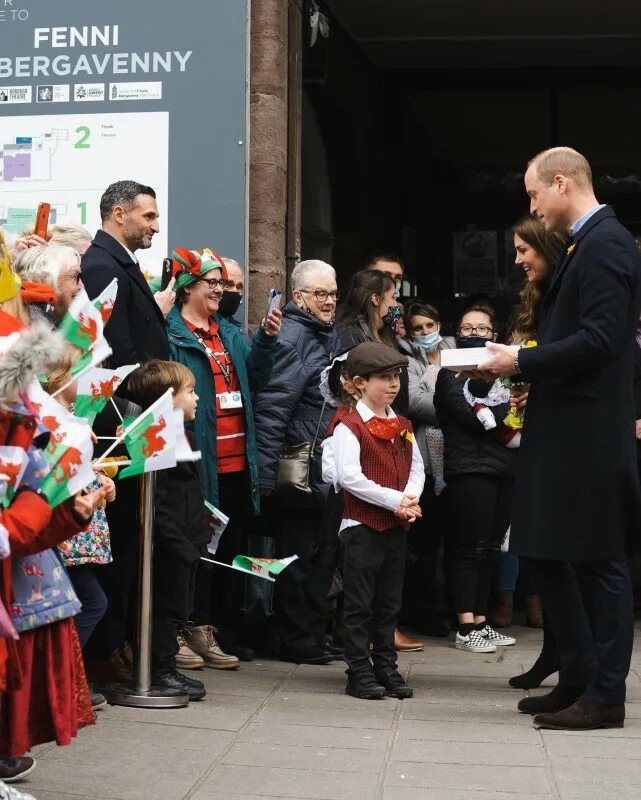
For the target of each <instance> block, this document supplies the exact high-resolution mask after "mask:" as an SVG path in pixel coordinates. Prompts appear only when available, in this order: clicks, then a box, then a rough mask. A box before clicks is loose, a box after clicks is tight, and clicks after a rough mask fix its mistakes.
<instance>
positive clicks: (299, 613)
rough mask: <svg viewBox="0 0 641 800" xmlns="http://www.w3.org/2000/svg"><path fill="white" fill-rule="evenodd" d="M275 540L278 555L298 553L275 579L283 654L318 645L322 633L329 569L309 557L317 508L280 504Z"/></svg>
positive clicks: (318, 515)
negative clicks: (278, 528)
mask: <svg viewBox="0 0 641 800" xmlns="http://www.w3.org/2000/svg"><path fill="white" fill-rule="evenodd" d="M280 514H281V519H280V530H279V533H278V537H277V539H276V548H277V550H276V555H277V557H278V558H284V557H287V556H293V555H297V556H298V557H299V560H298V561H295V562H294V563H293V564H292V565H291V566H290V567H288V568H287V569H286V570H285V571H284V572H282V573H281V574H280V575H279V576H278V578H277V579H276V585H275V586H274V611H275V612H276V624H277V629H278V637H279V639H280V644H281V646H282V647H283V649H284V650H285V655H287V654H288V653H289V654H290V655H295V654H296V653H301V651H304V650H307V649H308V648H316V647H318V642H319V639H320V638H321V637H322V636H323V634H324V633H325V619H324V616H323V614H324V611H325V605H326V602H327V593H328V592H329V587H330V584H331V580H332V570H331V568H330V567H329V566H328V565H326V564H322V563H319V562H318V560H315V559H314V558H313V557H312V549H313V547H314V545H315V543H317V542H318V538H319V530H320V524H321V519H322V511H321V510H320V509H297V508H289V507H281V509H280Z"/></svg>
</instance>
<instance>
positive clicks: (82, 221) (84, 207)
mask: <svg viewBox="0 0 641 800" xmlns="http://www.w3.org/2000/svg"><path fill="white" fill-rule="evenodd" d="M76 208H78V209H80V224H81V225H86V224H87V204H86V203H85V202H83V203H78V204H77V205H76Z"/></svg>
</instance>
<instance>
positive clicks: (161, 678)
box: [151, 670, 207, 700]
mask: <svg viewBox="0 0 641 800" xmlns="http://www.w3.org/2000/svg"><path fill="white" fill-rule="evenodd" d="M151 683H152V686H157V687H158V688H159V689H177V690H178V691H180V692H182V693H183V694H186V695H188V696H189V699H190V700H202V699H203V697H205V695H206V694H207V692H206V691H205V684H204V683H203V682H202V681H197V680H194V679H193V678H187V677H185V676H184V675H182V674H181V673H180V672H177V671H176V670H167V671H165V672H156V673H154V674H153V675H152V676H151ZM194 684H195V685H194Z"/></svg>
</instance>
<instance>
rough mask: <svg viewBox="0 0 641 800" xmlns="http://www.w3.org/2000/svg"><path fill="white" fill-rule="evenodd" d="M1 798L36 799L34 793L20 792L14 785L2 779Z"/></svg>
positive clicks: (10, 799)
mask: <svg viewBox="0 0 641 800" xmlns="http://www.w3.org/2000/svg"><path fill="white" fill-rule="evenodd" d="M0 800H36V798H35V797H34V796H33V795H32V794H25V793H24V792H19V791H18V790H17V789H14V788H13V786H7V784H6V783H4V782H3V781H0Z"/></svg>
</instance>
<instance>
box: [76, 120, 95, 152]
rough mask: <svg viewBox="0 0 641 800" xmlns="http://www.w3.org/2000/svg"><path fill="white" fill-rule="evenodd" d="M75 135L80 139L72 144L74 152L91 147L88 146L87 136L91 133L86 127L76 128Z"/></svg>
mask: <svg viewBox="0 0 641 800" xmlns="http://www.w3.org/2000/svg"><path fill="white" fill-rule="evenodd" d="M76 133H79V134H80V138H79V139H78V141H77V142H76V143H75V144H74V150H88V149H89V148H90V147H91V145H90V144H89V136H90V135H91V131H90V130H89V128H88V127H87V126H86V125H80V127H78V128H76Z"/></svg>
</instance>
